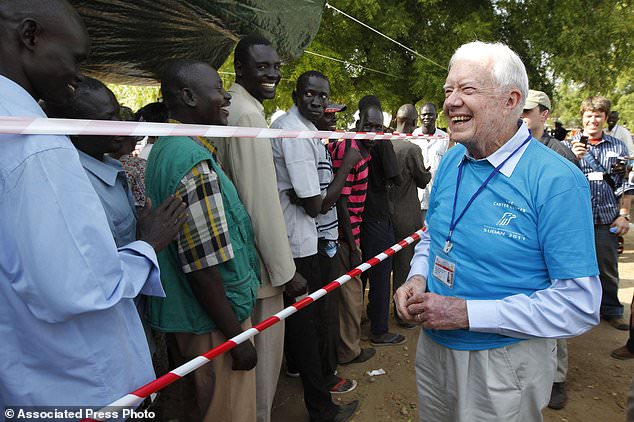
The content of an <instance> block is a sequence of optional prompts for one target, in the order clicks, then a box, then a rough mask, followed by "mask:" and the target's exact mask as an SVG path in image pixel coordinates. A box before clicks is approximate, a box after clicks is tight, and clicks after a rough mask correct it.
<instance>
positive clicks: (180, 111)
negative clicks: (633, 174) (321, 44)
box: [0, 0, 634, 422]
mask: <svg viewBox="0 0 634 422" xmlns="http://www.w3.org/2000/svg"><path fill="white" fill-rule="evenodd" d="M0 20H1V21H2V25H0V31H1V35H2V36H1V37H0V57H3V58H7V57H12V58H14V60H1V61H0V88H1V89H2V92H3V95H2V96H0V115H3V116H19V117H45V116H46V115H48V116H49V117H62V118H69V119H78V118H81V119H97V120H118V119H119V118H120V113H119V109H120V105H119V104H118V102H117V100H116V98H115V97H114V95H113V94H112V92H111V91H110V90H109V89H108V88H107V87H106V86H105V85H104V84H103V83H102V82H100V81H98V80H96V79H93V78H89V77H86V76H83V75H81V74H79V73H78V66H79V63H80V62H81V61H82V60H83V59H84V58H85V57H86V56H87V55H88V54H89V46H90V43H89V39H88V34H87V31H86V29H85V27H84V25H83V22H82V21H81V18H80V17H79V15H78V14H77V13H76V11H74V10H73V9H72V7H71V6H70V5H69V4H68V3H67V2H66V1H65V0H54V1H45V0H17V1H14V2H8V3H7V2H3V3H0ZM280 66H281V61H280V58H279V56H278V54H277V52H276V50H275V48H274V47H273V45H272V44H271V43H270V41H269V40H267V39H265V38H263V37H260V36H255V35H253V36H248V37H245V38H243V39H242V40H241V41H240V42H239V43H238V45H237V46H236V50H235V54H234V69H235V74H236V79H235V83H234V84H233V85H232V86H231V87H230V88H229V90H228V91H225V89H224V87H223V85H222V81H221V79H220V77H219V75H218V73H217V71H216V70H215V69H213V68H212V67H210V66H209V65H208V64H205V63H202V62H197V61H193V60H191V61H189V60H179V61H173V62H169V63H166V64H165V66H164V67H163V69H161V72H160V78H161V91H162V95H163V106H162V107H161V112H162V113H165V116H164V117H162V118H161V119H167V121H169V122H171V123H174V124H200V125H227V124H231V125H233V126H245V127H268V124H267V122H266V119H265V115H264V108H263V102H264V101H265V100H267V99H272V98H274V97H275V94H276V88H277V84H278V83H279V81H280V78H281V71H280ZM443 90H444V92H445V102H444V106H443V111H444V113H445V115H446V116H447V118H448V120H449V131H450V133H451V142H450V140H449V136H448V135H447V133H446V132H444V131H441V130H440V129H438V128H436V123H435V122H436V118H437V110H436V106H435V105H434V104H432V103H425V104H424V105H423V106H422V107H421V108H420V120H421V128H420V129H415V127H416V121H417V113H416V108H415V107H414V106H413V105H411V104H409V105H407V104H406V105H404V106H403V107H401V109H399V112H398V113H397V116H396V122H397V128H396V130H397V131H398V132H402V133H412V132H414V133H419V134H421V135H422V136H420V137H418V138H415V140H412V141H410V140H396V141H393V142H392V141H380V142H378V141H374V140H331V141H330V142H328V141H327V140H321V139H284V138H277V139H270V140H268V139H264V140H263V139H248V138H220V139H210V138H203V137H178V136H165V137H159V138H158V139H156V140H155V141H154V142H153V144H152V145H151V151H150V152H149V154H147V160H142V162H140V163H139V165H140V166H141V167H140V168H141V169H142V170H141V171H140V173H141V174H142V175H143V177H142V178H140V179H138V180H140V181H137V182H134V184H135V185H136V186H137V190H140V191H141V192H140V193H141V194H143V196H138V195H134V194H133V193H135V192H133V189H132V186H131V183H129V181H132V180H137V179H136V178H130V171H128V172H127V174H126V169H128V170H129V166H130V164H129V163H130V162H129V161H127V160H121V161H123V162H125V163H126V166H123V165H122V164H121V162H120V161H119V160H118V159H116V158H115V157H119V159H121V157H123V156H125V155H127V154H129V152H130V151H131V150H132V149H133V144H134V143H136V139H134V138H132V139H130V138H121V137H110V136H72V137H70V138H68V137H65V136H47V135H0V142H2V143H1V145H0V148H2V151H3V160H2V162H1V163H0V176H1V178H0V192H1V195H0V198H1V199H0V201H1V202H0V214H1V215H2V216H3V217H2V219H1V220H0V236H1V238H2V239H3V242H4V244H3V245H4V246H3V248H2V250H1V251H0V270H1V271H0V281H2V283H0V289H2V295H1V296H0V297H1V299H0V303H1V304H2V308H3V309H5V310H6V311H3V312H2V313H1V314H0V315H1V316H0V331H2V332H3V333H4V334H5V336H4V337H5V338H6V346H5V347H4V348H2V350H1V351H0V379H1V380H2V382H1V383H0V410H2V411H3V410H4V409H5V408H7V407H9V406H45V405H50V406H88V407H94V408H100V407H102V406H105V405H107V404H109V403H110V402H112V401H114V400H116V399H118V398H120V397H121V396H123V395H125V394H127V393H129V392H130V391H133V390H134V389H136V388H138V387H139V386H141V385H143V384H145V383H147V382H149V381H151V380H152V379H153V378H154V376H155V372H154V369H153V366H152V353H154V350H155V348H156V344H155V341H157V340H158V341H163V342H165V345H166V347H167V351H168V355H169V360H170V364H172V365H180V364H182V363H185V362H187V361H189V360H191V359H193V358H195V357H197V356H199V355H200V354H203V353H204V352H206V351H208V350H210V349H212V348H214V347H215V346H218V345H219V344H221V343H223V342H224V341H225V340H226V339H228V338H231V337H233V336H235V335H238V334H240V333H241V332H243V331H244V330H246V329H248V328H249V327H251V326H252V325H253V324H256V323H258V322H260V321H263V320H264V319H265V318H267V317H269V316H271V315H273V314H275V313H276V312H279V311H280V310H281V309H283V307H284V306H289V305H291V304H293V303H295V302H296V301H297V300H299V299H301V298H302V297H304V296H305V295H306V294H307V293H312V292H315V291H316V290H318V289H320V288H321V287H323V286H324V285H326V284H327V283H328V282H329V281H331V280H332V279H334V278H335V277H337V276H338V275H340V274H343V273H344V272H346V271H348V270H350V269H352V268H353V267H355V266H356V265H358V264H359V263H360V262H361V260H362V259H368V258H370V257H371V256H373V255H375V254H377V253H379V252H381V251H382V250H383V249H385V248H386V247H388V246H390V245H391V244H392V243H394V240H400V239H401V238H403V237H405V236H406V235H408V234H410V233H411V232H413V231H415V230H416V229H418V228H420V227H421V226H423V224H424V225H425V226H426V230H425V232H424V235H423V237H422V240H421V241H420V242H419V243H418V244H417V246H416V249H415V250H414V249H411V248H410V251H409V255H407V254H406V253H403V254H402V255H399V256H397V258H396V259H395V260H394V262H393V263H392V262H390V261H389V260H387V261H386V262H384V263H382V264H381V265H379V266H376V267H375V268H373V269H372V270H371V271H370V272H369V274H368V279H367V283H368V285H369V286H368V287H369V294H368V300H367V303H366V301H365V292H364V291H365V289H364V287H363V286H364V284H363V282H362V281H361V280H360V279H359V278H358V277H356V278H353V279H352V280H350V281H349V282H348V283H346V284H345V285H344V286H342V287H341V289H340V290H337V291H335V292H332V293H330V294H328V295H327V296H326V297H324V298H322V299H321V300H320V301H318V302H317V303H314V304H312V305H310V306H308V307H307V308H305V309H303V310H302V311H300V312H298V313H296V314H295V315H293V316H291V317H290V318H288V319H287V320H286V321H285V322H284V323H280V324H278V325H276V326H274V327H271V328H269V329H267V330H266V331H264V332H263V333H262V334H259V335H258V336H256V337H255V341H254V342H251V341H245V342H243V343H241V344H240V345H238V346H236V347H234V348H233V349H232V350H231V351H229V352H228V353H225V354H222V355H220V356H218V357H217V358H215V359H213V360H212V361H211V362H210V363H209V364H207V365H205V366H203V367H202V368H200V369H198V370H197V371H195V372H194V373H193V374H191V375H190V376H188V377H185V379H184V380H182V381H181V382H182V383H183V387H182V391H181V393H180V394H181V396H180V397H179V401H181V402H182V403H183V405H182V410H183V411H182V412H181V414H179V420H182V421H246V422H250V421H258V422H268V421H270V420H271V410H272V404H273V399H274V397H275V392H276V387H277V383H278V376H279V374H280V370H281V368H282V364H283V361H285V362H286V372H287V374H289V375H290V376H298V377H299V378H301V382H302V386H303V393H304V402H305V406H306V411H307V413H308V415H309V417H310V420H311V421H319V422H322V421H323V422H331V421H334V422H341V421H347V420H350V419H351V418H352V417H353V416H354V414H355V412H356V411H357V409H358V408H359V406H360V403H359V401H358V400H354V401H350V402H348V403H344V404H339V403H337V402H335V401H333V399H332V398H333V396H336V395H340V394H345V393H348V392H351V391H353V390H354V389H355V388H356V387H357V385H358V381H357V380H353V379H348V378H345V377H341V376H339V375H338V372H337V367H338V365H350V364H357V363H361V362H365V361H367V360H369V359H371V358H372V357H373V356H374V354H375V353H376V351H375V349H374V347H383V346H394V345H399V344H402V343H403V342H404V341H405V338H404V336H402V335H401V334H396V333H392V332H390V331H389V323H390V304H391V303H390V296H391V295H392V294H394V307H395V310H396V312H395V313H394V318H395V321H394V322H395V323H397V324H399V325H401V326H402V327H404V328H416V327H419V326H422V331H421V334H420V337H419V343H418V348H417V357H416V365H415V366H416V385H417V390H418V397H419V403H418V409H419V419H420V421H473V420H486V421H518V422H519V421H541V420H542V415H541V410H542V409H543V408H544V407H545V406H546V405H549V406H550V407H552V408H555V409H557V408H562V407H563V406H564V405H565V402H566V393H565V375H566V367H567V352H566V343H565V340H564V339H565V338H568V337H573V336H577V335H580V334H582V333H583V332H585V331H587V330H588V329H590V328H591V327H592V326H594V325H596V324H597V323H598V320H599V317H603V318H604V319H606V320H608V321H609V322H610V324H611V325H613V326H614V327H615V328H617V329H631V326H630V324H627V323H626V322H625V321H624V320H623V306H622V305H621V304H620V302H619V301H618V298H617V296H616V293H617V291H618V283H619V279H618V268H617V236H618V235H622V234H625V233H626V232H627V230H628V228H629V208H630V203H629V202H630V201H629V199H630V197H629V196H628V194H629V184H628V183H627V180H626V178H625V177H624V175H623V172H622V171H618V170H616V169H617V168H618V166H615V165H614V164H615V163H617V162H618V158H619V157H624V156H627V155H628V149H627V146H626V144H625V143H624V142H623V141H620V140H619V139H617V138H615V137H613V136H611V135H608V134H606V133H605V132H604V131H603V126H604V122H605V121H606V120H608V116H611V117H610V118H611V119H612V121H614V124H613V125H611V127H610V130H612V131H613V132H614V131H616V130H618V127H617V126H616V120H615V119H614V115H612V114H610V112H611V110H610V103H609V101H608V100H607V99H605V98H603V97H590V98H588V99H586V100H585V101H584V102H583V103H582V105H581V118H582V122H583V128H582V131H580V132H579V133H577V134H574V135H572V136H570V137H569V138H568V140H567V141H565V142H563V143H561V142H560V141H559V140H557V139H554V138H551V137H549V136H548V135H547V134H546V133H545V131H544V124H545V121H546V119H547V118H548V115H549V112H550V109H551V104H550V100H549V98H548V96H547V95H546V94H545V93H543V92H540V91H534V90H529V89H528V76H527V74H526V69H525V68H524V65H523V63H522V62H521V60H520V59H519V57H518V56H517V55H516V54H515V53H514V52H513V51H512V50H510V49H509V48H508V47H507V46H505V45H503V44H489V43H482V42H472V43H469V44H465V45H463V46H462V47H460V48H459V49H458V50H457V51H456V52H455V53H454V55H453V57H452V59H451V61H450V63H449V73H448V76H447V79H446V82H445V85H444V87H443ZM331 94H332V93H331V87H330V82H329V79H328V76H327V75H324V74H322V73H320V72H318V71H315V70H313V71H309V72H306V73H304V74H302V75H300V76H299V77H298V79H297V81H296V86H295V89H294V91H293V94H292V99H293V103H294V105H293V106H292V107H291V108H290V109H289V110H288V111H287V112H286V113H285V114H283V115H282V116H281V117H279V118H278V119H277V120H275V121H274V122H272V124H271V127H273V128H279V129H287V130H293V131H314V130H317V129H325V130H330V129H331V128H332V127H333V125H334V123H333V121H335V119H336V117H335V113H336V112H337V111H339V110H341V109H342V108H343V107H342V106H339V105H336V104H332V103H331V102H330V96H331ZM40 100H42V102H41V105H40V104H38V101H40ZM358 107H359V120H358V121H357V122H356V130H358V131H365V132H382V131H384V130H385V127H384V122H383V110H382V106H381V103H380V100H379V99H378V98H377V97H375V96H372V95H368V96H365V97H364V98H363V99H362V100H361V101H360V102H359V105H358ZM44 112H46V115H45V114H44ZM616 119H617V120H618V116H617V117H616ZM454 144H455V145H454ZM617 164H618V163H617ZM432 182H433V189H432V188H431V183H432ZM139 186H141V187H139ZM419 192H420V197H419ZM140 198H141V199H140ZM143 198H145V199H143ZM390 205H391V206H390ZM564 213H565V214H564ZM410 259H411V265H410ZM391 274H392V277H393V281H392V283H393V284H391V282H390V275H391ZM364 312H366V313H367V316H368V319H369V322H370V333H371V334H370V339H369V340H370V343H371V345H372V346H373V347H367V348H363V347H361V340H362V334H361V331H362V328H361V321H362V316H363V314H364ZM157 333H159V334H160V335H156V334H157ZM633 385H634V384H633Z"/></svg>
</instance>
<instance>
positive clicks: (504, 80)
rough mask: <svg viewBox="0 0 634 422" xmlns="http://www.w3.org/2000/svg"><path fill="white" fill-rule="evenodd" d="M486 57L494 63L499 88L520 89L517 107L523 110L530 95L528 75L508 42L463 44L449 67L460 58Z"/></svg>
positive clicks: (479, 58)
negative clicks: (520, 97) (520, 95)
mask: <svg viewBox="0 0 634 422" xmlns="http://www.w3.org/2000/svg"><path fill="white" fill-rule="evenodd" d="M486 59H489V60H490V61H491V63H492V67H493V69H492V70H493V72H492V73H493V79H494V80H495V82H496V83H497V84H498V87H499V88H517V89H519V91H520V93H521V94H522V99H521V101H520V103H519V104H518V107H517V108H516V109H517V110H519V111H520V112H521V111H522V109H523V108H524V103H525V102H526V97H527V96H528V75H527V74H526V67H525V66H524V63H522V60H521V59H520V58H519V56H518V55H517V53H516V52H514V51H513V50H511V49H510V48H509V47H508V46H507V45H506V44H502V43H499V42H497V43H485V42H482V41H473V42H470V43H467V44H463V45H462V46H460V47H459V48H458V49H457V50H456V52H455V53H453V56H451V60H449V69H451V66H452V65H453V64H454V63H455V62H456V61H458V60H486Z"/></svg>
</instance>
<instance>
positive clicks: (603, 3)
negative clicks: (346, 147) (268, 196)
mask: <svg viewBox="0 0 634 422" xmlns="http://www.w3.org/2000/svg"><path fill="white" fill-rule="evenodd" d="M330 3H331V4H332V5H333V6H334V7H336V8H339V9H341V10H342V11H344V12H346V13H348V14H350V15H352V16H354V17H356V18H357V19H359V20H361V21H363V22H365V23H367V24H369V25H370V26H372V27H374V28H376V29H377V30H379V31H381V32H383V33H384V34H386V35H387V36H389V37H391V38H394V39H395V40H396V41H398V42H400V43H402V44H404V45H406V46H408V47H410V48H412V49H413V50H415V51H416V52H418V53H420V55H422V56H424V58H423V57H420V56H419V55H416V54H413V53H411V52H409V51H407V50H406V49H404V48H402V47H399V46H397V45H396V44H394V43H392V42H391V41H389V40H387V39H385V38H382V37H381V36H380V35H378V34H376V33H374V32H372V31H371V30H370V29H368V28H365V27H363V26H361V25H360V24H358V23H356V22H354V21H352V20H350V19H348V18H347V17H345V16H343V15H341V14H340V13H337V12H335V11H333V10H332V9H329V8H326V9H325V10H324V13H323V16H322V21H321V27H320V30H319V33H318V34H317V36H316V37H315V39H314V41H313V42H312V43H311V45H310V46H309V47H308V48H307V49H306V50H307V51H310V52H315V53H319V54H321V55H325V56H329V57H332V58H335V59H338V60H341V61H343V63H340V62H336V61H332V60H328V59H325V58H322V57H319V56H316V55H312V54H308V53H307V54H304V55H303V56H302V57H301V58H299V59H298V60H296V61H294V62H292V63H286V64H285V66H284V67H283V70H282V72H283V80H282V81H281V83H280V85H279V87H278V91H277V96H276V98H275V99H274V100H272V101H266V102H265V110H266V112H267V115H269V116H270V115H271V114H272V113H273V112H274V111H275V110H277V109H282V110H286V109H288V108H289V107H290V106H291V104H292V100H291V93H292V91H293V89H294V84H295V80H296V79H297V77H298V76H299V75H300V74H301V73H303V72H305V71H307V70H311V69H316V70H319V71H321V72H323V73H324V74H326V75H327V76H328V77H329V78H330V82H331V91H332V100H333V101H334V102H337V103H342V104H346V105H348V111H347V112H346V113H343V116H341V117H342V118H341V119H340V120H343V121H345V122H347V123H350V122H351V120H352V113H354V111H355V110H356V105H357V103H358V101H359V99H360V98H361V97H363V96H364V95H367V94H374V95H377V96H378V97H379V98H380V99H381V102H382V103H383V108H384V110H385V111H387V112H390V113H392V114H394V113H395V112H396V110H397V109H398V107H399V106H400V105H402V104H405V103H412V104H421V103H422V102H426V101H431V102H434V103H436V104H437V105H438V108H439V111H440V110H441V109H442V102H443V93H442V85H443V84H444V81H445V77H446V73H447V70H446V68H447V64H448V62H449V58H450V57H451V54H452V53H453V51H454V50H455V49H456V48H457V47H459V46H460V45H462V44H464V43H466V42H469V41H473V40H482V41H501V42H504V43H507V44H508V45H509V46H511V48H513V49H514V50H515V51H516V52H517V53H518V54H519V55H520V57H521V58H522V60H523V61H524V63H525V65H526V68H527V70H528V74H529V81H530V86H531V88H534V89H539V90H542V91H545V92H546V93H548V94H549V95H550V96H551V98H552V99H553V102H554V110H553V115H554V116H555V117H557V118H559V119H560V120H561V121H563V122H564V123H565V124H567V125H575V124H577V120H578V117H579V116H578V114H579V113H578V110H579V104H580V102H581V100H583V98H585V97H586V96H588V95H597V94H601V95H605V96H607V97H608V98H610V99H611V100H612V101H613V109H616V110H618V111H619V112H620V114H621V122H622V123H624V124H628V123H629V124H630V129H633V127H632V126H634V70H633V69H634V56H633V55H632V51H633V50H634V7H633V6H634V5H633V4H632V3H633V2H632V1H631V0H523V1H518V0H471V1H468V2H462V1H455V0H391V1H389V2H388V1H384V0H330ZM369 69H372V70H369ZM220 72H221V77H222V79H223V82H224V84H225V87H228V86H229V85H230V84H231V83H232V82H233V80H234V77H233V75H231V73H232V72H233V57H232V56H230V57H229V58H228V59H227V61H226V62H225V64H224V65H223V66H222V67H221V69H220ZM117 89H118V91H117V90H115V93H116V94H117V96H118V97H119V98H120V99H121V100H122V102H123V103H124V104H127V105H129V106H130V107H132V108H133V109H135V110H136V109H137V108H138V107H139V106H141V105H143V104H145V103H147V102H150V101H153V100H155V99H156V97H157V96H158V91H157V90H156V89H155V88H151V89H149V90H147V91H145V90H143V89H141V90H138V91H137V88H136V87H117ZM439 124H440V125H441V126H442V125H443V121H442V119H441V122H439ZM342 127H343V125H342Z"/></svg>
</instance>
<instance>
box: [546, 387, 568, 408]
mask: <svg viewBox="0 0 634 422" xmlns="http://www.w3.org/2000/svg"><path fill="white" fill-rule="evenodd" d="M566 401H568V395H567V394H566V383H565V382H553V389H552V391H551V392H550V401H549V402H548V407H550V408H551V409H555V410H560V409H563V408H564V406H565V405H566Z"/></svg>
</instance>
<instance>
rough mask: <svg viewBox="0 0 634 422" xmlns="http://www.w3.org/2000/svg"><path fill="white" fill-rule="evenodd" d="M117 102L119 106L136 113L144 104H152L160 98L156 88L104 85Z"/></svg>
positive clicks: (158, 89)
mask: <svg viewBox="0 0 634 422" xmlns="http://www.w3.org/2000/svg"><path fill="white" fill-rule="evenodd" d="M106 85H107V86H108V88H110V90H112V92H113V93H114V95H115V97H117V99H118V100H119V104H121V105H123V106H127V107H130V108H131V109H132V111H137V110H138V109H140V108H141V107H143V106H144V105H146V104H149V103H153V102H155V101H157V100H158V99H159V98H160V88H159V87H158V86H136V85H117V84H106Z"/></svg>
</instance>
